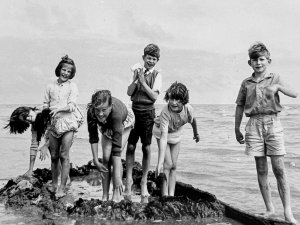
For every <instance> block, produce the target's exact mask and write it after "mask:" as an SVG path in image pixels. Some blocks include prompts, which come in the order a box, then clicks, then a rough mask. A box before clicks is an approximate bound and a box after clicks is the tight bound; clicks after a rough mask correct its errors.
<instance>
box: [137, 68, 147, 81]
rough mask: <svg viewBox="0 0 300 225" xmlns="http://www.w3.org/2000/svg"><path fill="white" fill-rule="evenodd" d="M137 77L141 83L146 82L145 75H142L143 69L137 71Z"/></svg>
mask: <svg viewBox="0 0 300 225" xmlns="http://www.w3.org/2000/svg"><path fill="white" fill-rule="evenodd" d="M138 79H139V82H140V83H141V84H144V83H146V81H145V75H144V71H143V70H140V71H139V73H138Z"/></svg>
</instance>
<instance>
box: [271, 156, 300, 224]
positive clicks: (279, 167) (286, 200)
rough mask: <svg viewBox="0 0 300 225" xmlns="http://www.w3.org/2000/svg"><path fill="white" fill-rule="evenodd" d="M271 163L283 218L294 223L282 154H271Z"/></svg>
mask: <svg viewBox="0 0 300 225" xmlns="http://www.w3.org/2000/svg"><path fill="white" fill-rule="evenodd" d="M271 163H272V168H273V172H274V175H275V177H276V180H277V187H278V192H279V195H280V198H281V201H282V204H283V209H284V217H285V220H286V221H288V222H291V223H294V224H296V223H297V221H296V219H295V218H294V216H293V213H292V207H291V198H290V187H289V184H288V180H287V176H286V172H285V167H284V156H271Z"/></svg>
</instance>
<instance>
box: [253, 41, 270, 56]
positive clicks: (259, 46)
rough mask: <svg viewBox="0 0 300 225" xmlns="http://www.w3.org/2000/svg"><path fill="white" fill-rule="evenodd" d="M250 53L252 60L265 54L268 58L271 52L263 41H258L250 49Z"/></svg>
mask: <svg viewBox="0 0 300 225" xmlns="http://www.w3.org/2000/svg"><path fill="white" fill-rule="evenodd" d="M248 55H249V58H250V60H251V59H257V58H259V57H260V56H265V57H266V58H267V59H270V52H269V50H268V49H267V47H266V46H265V45H264V44H263V43H261V42H256V43H254V44H253V45H251V47H250V48H249V50H248Z"/></svg>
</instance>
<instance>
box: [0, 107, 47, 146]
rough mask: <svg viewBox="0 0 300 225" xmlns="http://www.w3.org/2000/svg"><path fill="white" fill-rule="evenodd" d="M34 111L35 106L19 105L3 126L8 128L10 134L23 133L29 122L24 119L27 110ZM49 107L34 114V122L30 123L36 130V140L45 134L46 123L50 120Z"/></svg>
mask: <svg viewBox="0 0 300 225" xmlns="http://www.w3.org/2000/svg"><path fill="white" fill-rule="evenodd" d="M30 110H33V111H36V108H32V107H27V106H21V107H18V108H16V109H15V110H14V111H13V112H12V114H11V116H10V119H9V120H8V124H7V125H6V126H5V127H4V128H9V131H10V133H11V134H22V133H24V132H25V131H26V130H27V129H28V127H29V126H30V123H29V122H28V121H26V118H27V116H28V114H29V111H30ZM50 111H51V110H50V109H44V110H43V111H42V112H40V113H38V114H37V115H36V119H35V122H34V123H32V126H33V128H34V129H35V130H36V131H37V141H40V140H41V137H42V136H43V135H44V134H45V132H46V129H47V124H48V122H50V119H51V116H50Z"/></svg>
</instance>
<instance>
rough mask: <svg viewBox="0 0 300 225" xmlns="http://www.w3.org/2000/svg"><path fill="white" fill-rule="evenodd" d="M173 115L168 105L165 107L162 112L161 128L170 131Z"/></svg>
mask: <svg viewBox="0 0 300 225" xmlns="http://www.w3.org/2000/svg"><path fill="white" fill-rule="evenodd" d="M170 120H171V116H170V113H169V111H168V106H166V107H164V108H163V109H162V111H161V113H160V130H161V131H162V132H166V133H168V131H169V124H170Z"/></svg>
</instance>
